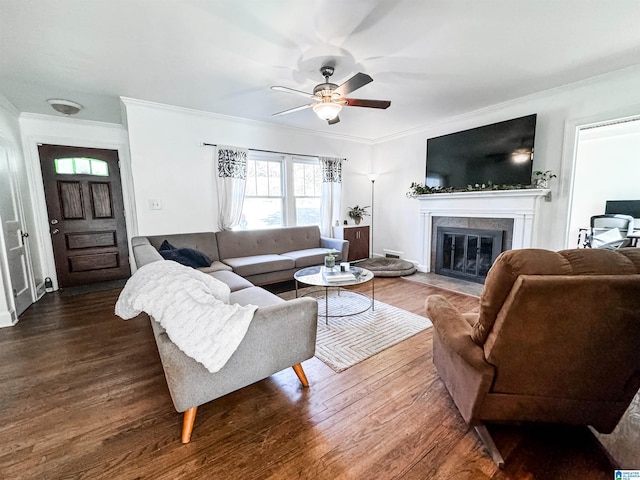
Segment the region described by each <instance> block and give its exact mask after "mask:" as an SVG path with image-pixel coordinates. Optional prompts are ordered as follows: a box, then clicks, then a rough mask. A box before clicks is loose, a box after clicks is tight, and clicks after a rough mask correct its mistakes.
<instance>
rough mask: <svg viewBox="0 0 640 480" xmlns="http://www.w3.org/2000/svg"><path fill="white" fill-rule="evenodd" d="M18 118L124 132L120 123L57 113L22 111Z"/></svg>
mask: <svg viewBox="0 0 640 480" xmlns="http://www.w3.org/2000/svg"><path fill="white" fill-rule="evenodd" d="M20 119H21V120H22V119H24V120H44V121H47V122H56V123H60V124H64V125H77V126H85V127H87V126H91V127H100V128H110V129H114V130H122V131H124V132H126V129H125V128H124V126H123V125H121V124H120V123H111V122H100V121H97V120H83V119H81V118H71V117H60V116H57V115H45V114H43V113H29V112H23V113H21V114H20Z"/></svg>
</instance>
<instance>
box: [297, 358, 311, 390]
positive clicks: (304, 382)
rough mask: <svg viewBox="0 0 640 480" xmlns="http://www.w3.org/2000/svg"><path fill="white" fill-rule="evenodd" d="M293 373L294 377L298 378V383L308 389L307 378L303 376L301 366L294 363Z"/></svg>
mask: <svg viewBox="0 0 640 480" xmlns="http://www.w3.org/2000/svg"><path fill="white" fill-rule="evenodd" d="M293 371H294V372H296V375H297V376H298V379H299V380H300V383H301V384H302V386H303V387H308V386H309V380H307V376H306V375H305V374H304V370H303V369H302V365H300V364H299V363H296V364H295V365H294V366H293Z"/></svg>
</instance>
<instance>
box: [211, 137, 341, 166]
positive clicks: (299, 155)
mask: <svg viewBox="0 0 640 480" xmlns="http://www.w3.org/2000/svg"><path fill="white" fill-rule="evenodd" d="M202 146H203V147H217V146H218V145H216V144H215V143H206V142H202ZM247 150H251V151H252V152H262V153H277V154H278V155H291V156H293V157H309V158H319V157H320V156H321V155H305V154H304V153H290V152H276V151H274V150H260V149H258V148H248V149H247ZM341 160H342V161H344V162H348V161H349V159H348V158H342V159H341Z"/></svg>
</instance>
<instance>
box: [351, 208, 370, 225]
mask: <svg viewBox="0 0 640 480" xmlns="http://www.w3.org/2000/svg"><path fill="white" fill-rule="evenodd" d="M367 208H369V206H366V207H360V206H358V205H356V206H355V207H351V208H349V210H347V215H349V218H352V219H353V221H354V222H356V225H360V221H362V218H363V217H368V216H369V213H368V212H367Z"/></svg>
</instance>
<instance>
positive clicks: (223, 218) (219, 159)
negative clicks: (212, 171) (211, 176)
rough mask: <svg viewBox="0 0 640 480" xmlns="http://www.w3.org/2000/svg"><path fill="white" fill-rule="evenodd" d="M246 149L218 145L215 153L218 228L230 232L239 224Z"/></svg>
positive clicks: (245, 169)
mask: <svg viewBox="0 0 640 480" xmlns="http://www.w3.org/2000/svg"><path fill="white" fill-rule="evenodd" d="M248 153H249V150H248V149H246V148H240V147H232V146H228V145H218V147H217V148H216V151H215V159H216V186H217V191H218V207H219V214H218V228H219V229H220V230H231V229H232V228H233V227H235V226H236V225H238V224H239V223H240V216H241V215H242V204H243V202H244V189H245V186H246V178H247V155H248Z"/></svg>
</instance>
